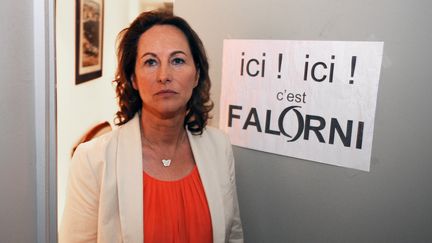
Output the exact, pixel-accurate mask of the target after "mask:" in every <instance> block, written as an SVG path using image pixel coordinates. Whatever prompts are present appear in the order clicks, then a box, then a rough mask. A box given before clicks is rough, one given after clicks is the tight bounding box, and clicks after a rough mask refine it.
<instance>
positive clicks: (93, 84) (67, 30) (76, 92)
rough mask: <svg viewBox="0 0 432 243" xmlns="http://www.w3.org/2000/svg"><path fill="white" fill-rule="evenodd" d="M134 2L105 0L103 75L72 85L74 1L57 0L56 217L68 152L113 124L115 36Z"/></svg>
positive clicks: (60, 207)
mask: <svg viewBox="0 0 432 243" xmlns="http://www.w3.org/2000/svg"><path fill="white" fill-rule="evenodd" d="M135 1H136V0H128V1H116V0H105V9H104V10H105V14H104V33H103V76H102V77H101V78H98V79H95V80H91V81H88V82H85V83H83V84H80V85H75V1H70V0H57V15H56V16H57V19H56V31H57V33H56V38H57V39H56V45H57V47H56V48H57V126H58V127H57V131H58V133H57V134H58V143H57V145H58V190H57V191H58V216H59V223H60V222H61V220H60V219H61V216H62V213H63V208H64V200H65V187H66V181H67V176H68V168H69V163H70V159H71V157H70V155H71V149H72V147H73V145H74V144H75V143H76V142H77V140H78V139H79V138H80V136H81V135H82V134H84V133H85V131H86V130H87V129H89V128H90V127H91V126H93V125H95V124H97V123H98V122H101V121H108V122H110V123H111V125H113V119H114V115H115V112H116V111H117V103H116V98H115V92H114V86H113V84H112V80H113V79H114V73H115V69H116V55H115V42H116V38H117V34H118V33H119V32H120V30H122V29H123V28H125V27H126V26H127V25H128V24H129V22H130V21H129V19H130V17H129V10H130V7H129V6H130V5H136V3H135Z"/></svg>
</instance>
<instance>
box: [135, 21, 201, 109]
mask: <svg viewBox="0 0 432 243" xmlns="http://www.w3.org/2000/svg"><path fill="white" fill-rule="evenodd" d="M198 76H199V75H198V72H197V70H196V67H195V62H194V60H193V57H192V53H191V50H190V48H189V44H188V42H187V39H186V37H185V35H184V34H183V32H182V31H181V30H180V29H178V28H177V27H174V26H172V25H155V26H153V27H151V28H150V29H148V30H147V31H146V32H144V33H143V34H142V35H141V37H140V39H139V41H138V50H137V58H136V63H135V75H134V78H133V83H132V84H133V87H134V88H135V89H136V90H138V92H139V94H140V96H141V99H142V101H143V110H145V111H148V112H151V113H152V114H154V115H156V116H159V117H161V118H171V117H173V116H176V115H183V116H184V115H185V114H186V104H187V102H188V101H189V99H190V97H191V95H192V90H193V88H195V87H196V86H197V84H198Z"/></svg>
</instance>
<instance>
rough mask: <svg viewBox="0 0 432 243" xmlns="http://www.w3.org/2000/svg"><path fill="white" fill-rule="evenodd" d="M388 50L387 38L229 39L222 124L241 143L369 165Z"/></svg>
mask: <svg viewBox="0 0 432 243" xmlns="http://www.w3.org/2000/svg"><path fill="white" fill-rule="evenodd" d="M382 55H383V42H347V41H287V40H225V41H224V50H223V68H222V92H221V99H220V101H221V109H220V111H221V114H220V122H219V124H220V128H221V129H222V130H224V131H226V132H227V133H228V134H229V135H230V138H231V141H232V143H233V144H234V145H237V146H241V147H245V148H251V149H255V150H259V151H265V152H270V153H275V154H279V155H286V156H291V157H296V158H300V159H306V160H311V161H316V162H321V163H326V164H331V165H337V166H343V167H349V168H355V169H359V170H364V171H369V167H370V158H371V150H372V138H373V130H374V118H375V108H376V100H377V93H378V83H379V76H380V67H381V60H382ZM263 163H264V161H263Z"/></svg>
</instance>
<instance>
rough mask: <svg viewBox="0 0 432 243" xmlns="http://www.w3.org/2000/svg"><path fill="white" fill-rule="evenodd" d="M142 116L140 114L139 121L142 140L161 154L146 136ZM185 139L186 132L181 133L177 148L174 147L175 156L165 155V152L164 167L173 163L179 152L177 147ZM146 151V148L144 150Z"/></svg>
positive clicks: (176, 146) (163, 157) (162, 160)
mask: <svg viewBox="0 0 432 243" xmlns="http://www.w3.org/2000/svg"><path fill="white" fill-rule="evenodd" d="M141 119H142V117H141V116H140V118H139V121H140V133H141V141H145V142H146V143H147V144H148V146H149V148H150V149H151V150H152V151H153V152H154V153H155V154H156V155H159V153H157V152H156V149H155V148H154V147H153V145H154V144H153V143H152V142H150V140H148V139H147V138H146V137H145V136H144V129H143V125H142V121H141ZM183 140H184V133H182V134H180V135H179V136H178V137H177V141H176V145H175V149H174V153H173V156H171V157H165V154H164V155H163V156H162V159H161V162H162V164H163V166H164V167H168V166H170V165H171V162H172V161H173V159H174V158H175V156H176V154H177V149H178V147H179V142H180V141H183ZM143 151H144V150H143Z"/></svg>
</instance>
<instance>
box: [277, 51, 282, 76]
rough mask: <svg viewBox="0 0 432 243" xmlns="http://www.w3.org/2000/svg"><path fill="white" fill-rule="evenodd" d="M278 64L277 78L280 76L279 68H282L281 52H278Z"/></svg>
mask: <svg viewBox="0 0 432 243" xmlns="http://www.w3.org/2000/svg"><path fill="white" fill-rule="evenodd" d="M278 64H279V65H278V71H279V74H278V76H277V77H278V78H281V77H282V76H281V74H280V72H281V68H282V53H279V63H278Z"/></svg>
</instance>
